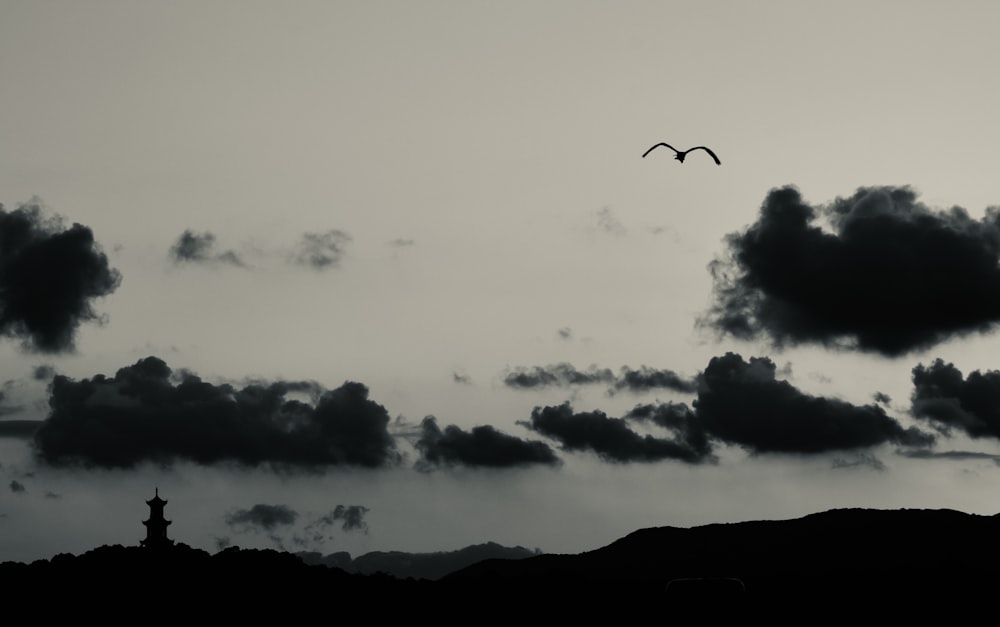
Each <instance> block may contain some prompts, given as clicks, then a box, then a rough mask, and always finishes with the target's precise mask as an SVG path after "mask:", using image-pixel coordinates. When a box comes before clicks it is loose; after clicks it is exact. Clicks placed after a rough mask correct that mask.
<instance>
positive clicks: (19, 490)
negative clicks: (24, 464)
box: [10, 481, 28, 494]
mask: <svg viewBox="0 0 1000 627" xmlns="http://www.w3.org/2000/svg"><path fill="white" fill-rule="evenodd" d="M10 491H11V492H13V493H14V494H24V493H25V492H27V491H28V489H27V488H26V487H24V484H23V483H21V482H19V481H11V482H10Z"/></svg>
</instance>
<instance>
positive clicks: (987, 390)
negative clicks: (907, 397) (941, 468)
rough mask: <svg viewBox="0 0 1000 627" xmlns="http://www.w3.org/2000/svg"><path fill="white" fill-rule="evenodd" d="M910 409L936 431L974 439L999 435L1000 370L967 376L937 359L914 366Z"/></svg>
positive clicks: (973, 373) (998, 436)
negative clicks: (927, 363)
mask: <svg viewBox="0 0 1000 627" xmlns="http://www.w3.org/2000/svg"><path fill="white" fill-rule="evenodd" d="M913 388H914V389H913V396H912V399H911V402H912V408H911V412H912V413H913V415H914V416H916V417H918V418H923V419H925V420H928V421H930V423H931V424H932V425H933V426H934V427H935V428H937V429H938V430H940V431H942V432H944V433H948V432H950V431H951V430H952V429H958V430H959V431H961V432H963V433H965V434H966V435H969V436H971V437H973V438H984V437H988V438H1000V371H996V370H989V371H987V372H980V371H978V370H976V371H973V372H971V373H969V376H968V377H967V378H964V379H963V377H962V372H961V371H960V370H959V369H958V368H956V367H955V366H954V365H953V364H950V363H949V364H946V363H944V362H943V361H941V360H940V359H936V360H935V361H934V363H932V364H931V365H930V366H924V365H923V364H919V365H917V366H916V367H915V368H914V369H913Z"/></svg>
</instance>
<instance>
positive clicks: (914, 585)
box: [0, 509, 1000, 625]
mask: <svg viewBox="0 0 1000 627" xmlns="http://www.w3.org/2000/svg"><path fill="white" fill-rule="evenodd" d="M998 530H1000V515H997V516H976V515H970V514H963V513H961V512H956V511H951V510H892V511H887V510H861V509H854V510H834V511H829V512H824V513H821V514H814V515H811V516H806V517H804V518H799V519H795V520H780V521H752V522H742V523H730V524H715V525H705V526H701V527H693V528H689V529H685V528H675V527H660V528H651V529H642V530H639V531H636V532H634V533H631V534H629V535H628V536H626V537H624V538H622V539H620V540H618V541H616V542H613V543H612V544H609V545H608V546H605V547H603V548H600V549H597V550H594V551H589V552H585V553H580V554H576V555H552V554H543V555H536V556H534V557H528V558H525V559H512V560H505V559H489V560H485V561H481V562H478V563H476V564H474V565H472V566H469V567H468V568H465V569H462V570H460V571H457V572H454V573H451V574H450V575H447V576H445V577H443V578H442V579H440V580H438V581H430V580H427V579H415V578H398V577H393V576H390V575H387V574H384V573H376V574H369V575H363V574H359V573H348V572H345V571H344V570H342V569H340V568H333V567H329V566H325V565H320V564H306V563H305V562H303V561H302V560H301V559H300V558H299V557H297V556H296V555H293V554H290V553H283V552H278V551H274V550H253V549H239V548H235V547H233V548H228V549H226V550H224V551H221V552H219V553H216V554H215V555H210V554H209V553H207V552H205V551H201V550H198V549H193V548H190V547H188V546H186V545H183V544H178V545H176V546H174V547H171V548H169V549H165V550H160V551H157V550H148V549H142V548H139V547H121V546H104V547H100V548H98V549H94V550H92V551H88V552H87V553H84V554H83V555H79V556H73V555H65V554H62V555H56V556H55V557H53V558H52V559H50V560H39V561H36V562H33V563H31V564H18V563H12V562H7V563H3V564H0V593H2V594H3V595H4V598H5V599H11V600H17V601H18V602H20V603H31V604H32V607H36V608H42V611H43V613H45V614H46V615H48V616H53V615H62V616H65V615H67V614H71V615H73V616H76V617H80V616H93V617H100V616H101V614H100V612H101V611H108V608H112V609H114V608H117V610H115V611H119V612H120V611H122V608H124V607H126V606H127V607H132V606H134V605H135V604H140V605H143V606H146V605H147V604H151V606H153V607H156V608H157V609H156V613H157V616H161V615H163V614H164V613H166V614H170V615H173V616H177V617H180V618H197V617H202V618H204V617H208V618H214V619H224V620H229V619H234V618H240V619H258V622H259V620H261V619H263V617H265V616H266V617H275V616H281V617H284V618H289V617H293V616H294V617H304V616H307V615H311V614H310V612H321V613H323V615H324V616H328V617H329V618H330V620H331V622H343V621H345V620H357V619H381V620H384V619H400V618H403V619H417V618H420V617H426V618H428V619H433V622H434V624H435V625H442V624H472V623H475V622H482V621H483V620H485V619H491V621H492V622H495V621H496V620H498V619H502V620H505V621H512V620H519V621H520V620H523V621H528V622H530V623H532V624H538V623H539V622H551V621H565V620H569V619H574V620H580V619H591V620H597V619H599V618H600V619H608V620H612V621H614V622H615V624H626V623H633V622H642V623H646V622H656V623H664V624H666V623H669V622H674V621H676V620H679V619H681V618H684V619H690V618H692V617H694V618H697V619H699V620H702V621H707V622H708V623H709V624H711V623H712V620H711V619H713V618H737V617H741V616H742V617H749V616H758V617H764V618H767V617H773V618H780V619H788V620H801V622H814V621H815V620H816V619H818V618H830V617H841V618H843V617H850V616H856V615H858V613H859V612H864V613H865V616H869V617H870V616H872V613H873V612H874V613H878V614H879V615H881V616H885V617H894V618H896V619H899V618H901V617H908V618H914V617H924V616H927V615H928V612H937V613H938V614H939V615H941V614H944V613H947V615H948V616H949V617H950V618H951V619H955V618H957V617H958V616H959V615H962V614H963V613H964V614H966V615H971V613H973V612H980V611H985V610H991V609H992V606H993V605H994V598H995V593H996V591H997V590H1000V571H998V570H997V568H996V564H997V558H998V557H1000V549H998V548H997V542H996V540H997V536H998V534H997V532H998ZM334 555H336V554H334ZM387 555H391V554H387ZM400 555H403V554H400ZM11 602H13V601H11ZM95 603H96V604H97V605H95ZM102 608H103V609H102ZM144 611H145V610H144ZM803 612H805V613H803ZM137 619H138V618H137Z"/></svg>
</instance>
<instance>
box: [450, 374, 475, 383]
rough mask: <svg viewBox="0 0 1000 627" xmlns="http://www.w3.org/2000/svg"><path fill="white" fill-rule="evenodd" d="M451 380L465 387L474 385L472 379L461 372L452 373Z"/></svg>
mask: <svg viewBox="0 0 1000 627" xmlns="http://www.w3.org/2000/svg"><path fill="white" fill-rule="evenodd" d="M451 380H452V381H454V382H455V383H461V384H463V385H468V384H469V383H472V379H471V378H470V377H469V375H467V374H462V373H460V372H453V373H451Z"/></svg>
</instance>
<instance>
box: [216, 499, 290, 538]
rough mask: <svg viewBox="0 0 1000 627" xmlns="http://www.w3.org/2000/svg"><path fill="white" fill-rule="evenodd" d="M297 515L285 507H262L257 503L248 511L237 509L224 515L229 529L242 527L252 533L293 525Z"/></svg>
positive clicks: (262, 505)
mask: <svg viewBox="0 0 1000 627" xmlns="http://www.w3.org/2000/svg"><path fill="white" fill-rule="evenodd" d="M298 518H299V513H298V512H296V511H295V510H293V509H292V508H290V507H288V506H287V505H264V504H262V503H258V504H257V505H254V506H253V507H251V508H250V509H238V510H236V511H234V512H230V513H229V514H227V515H226V524H227V525H229V526H230V527H243V528H244V529H251V530H254V531H257V530H260V529H263V530H264V531H273V530H274V529H276V528H278V527H281V526H287V525H292V524H295V521H296V520H298Z"/></svg>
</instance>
